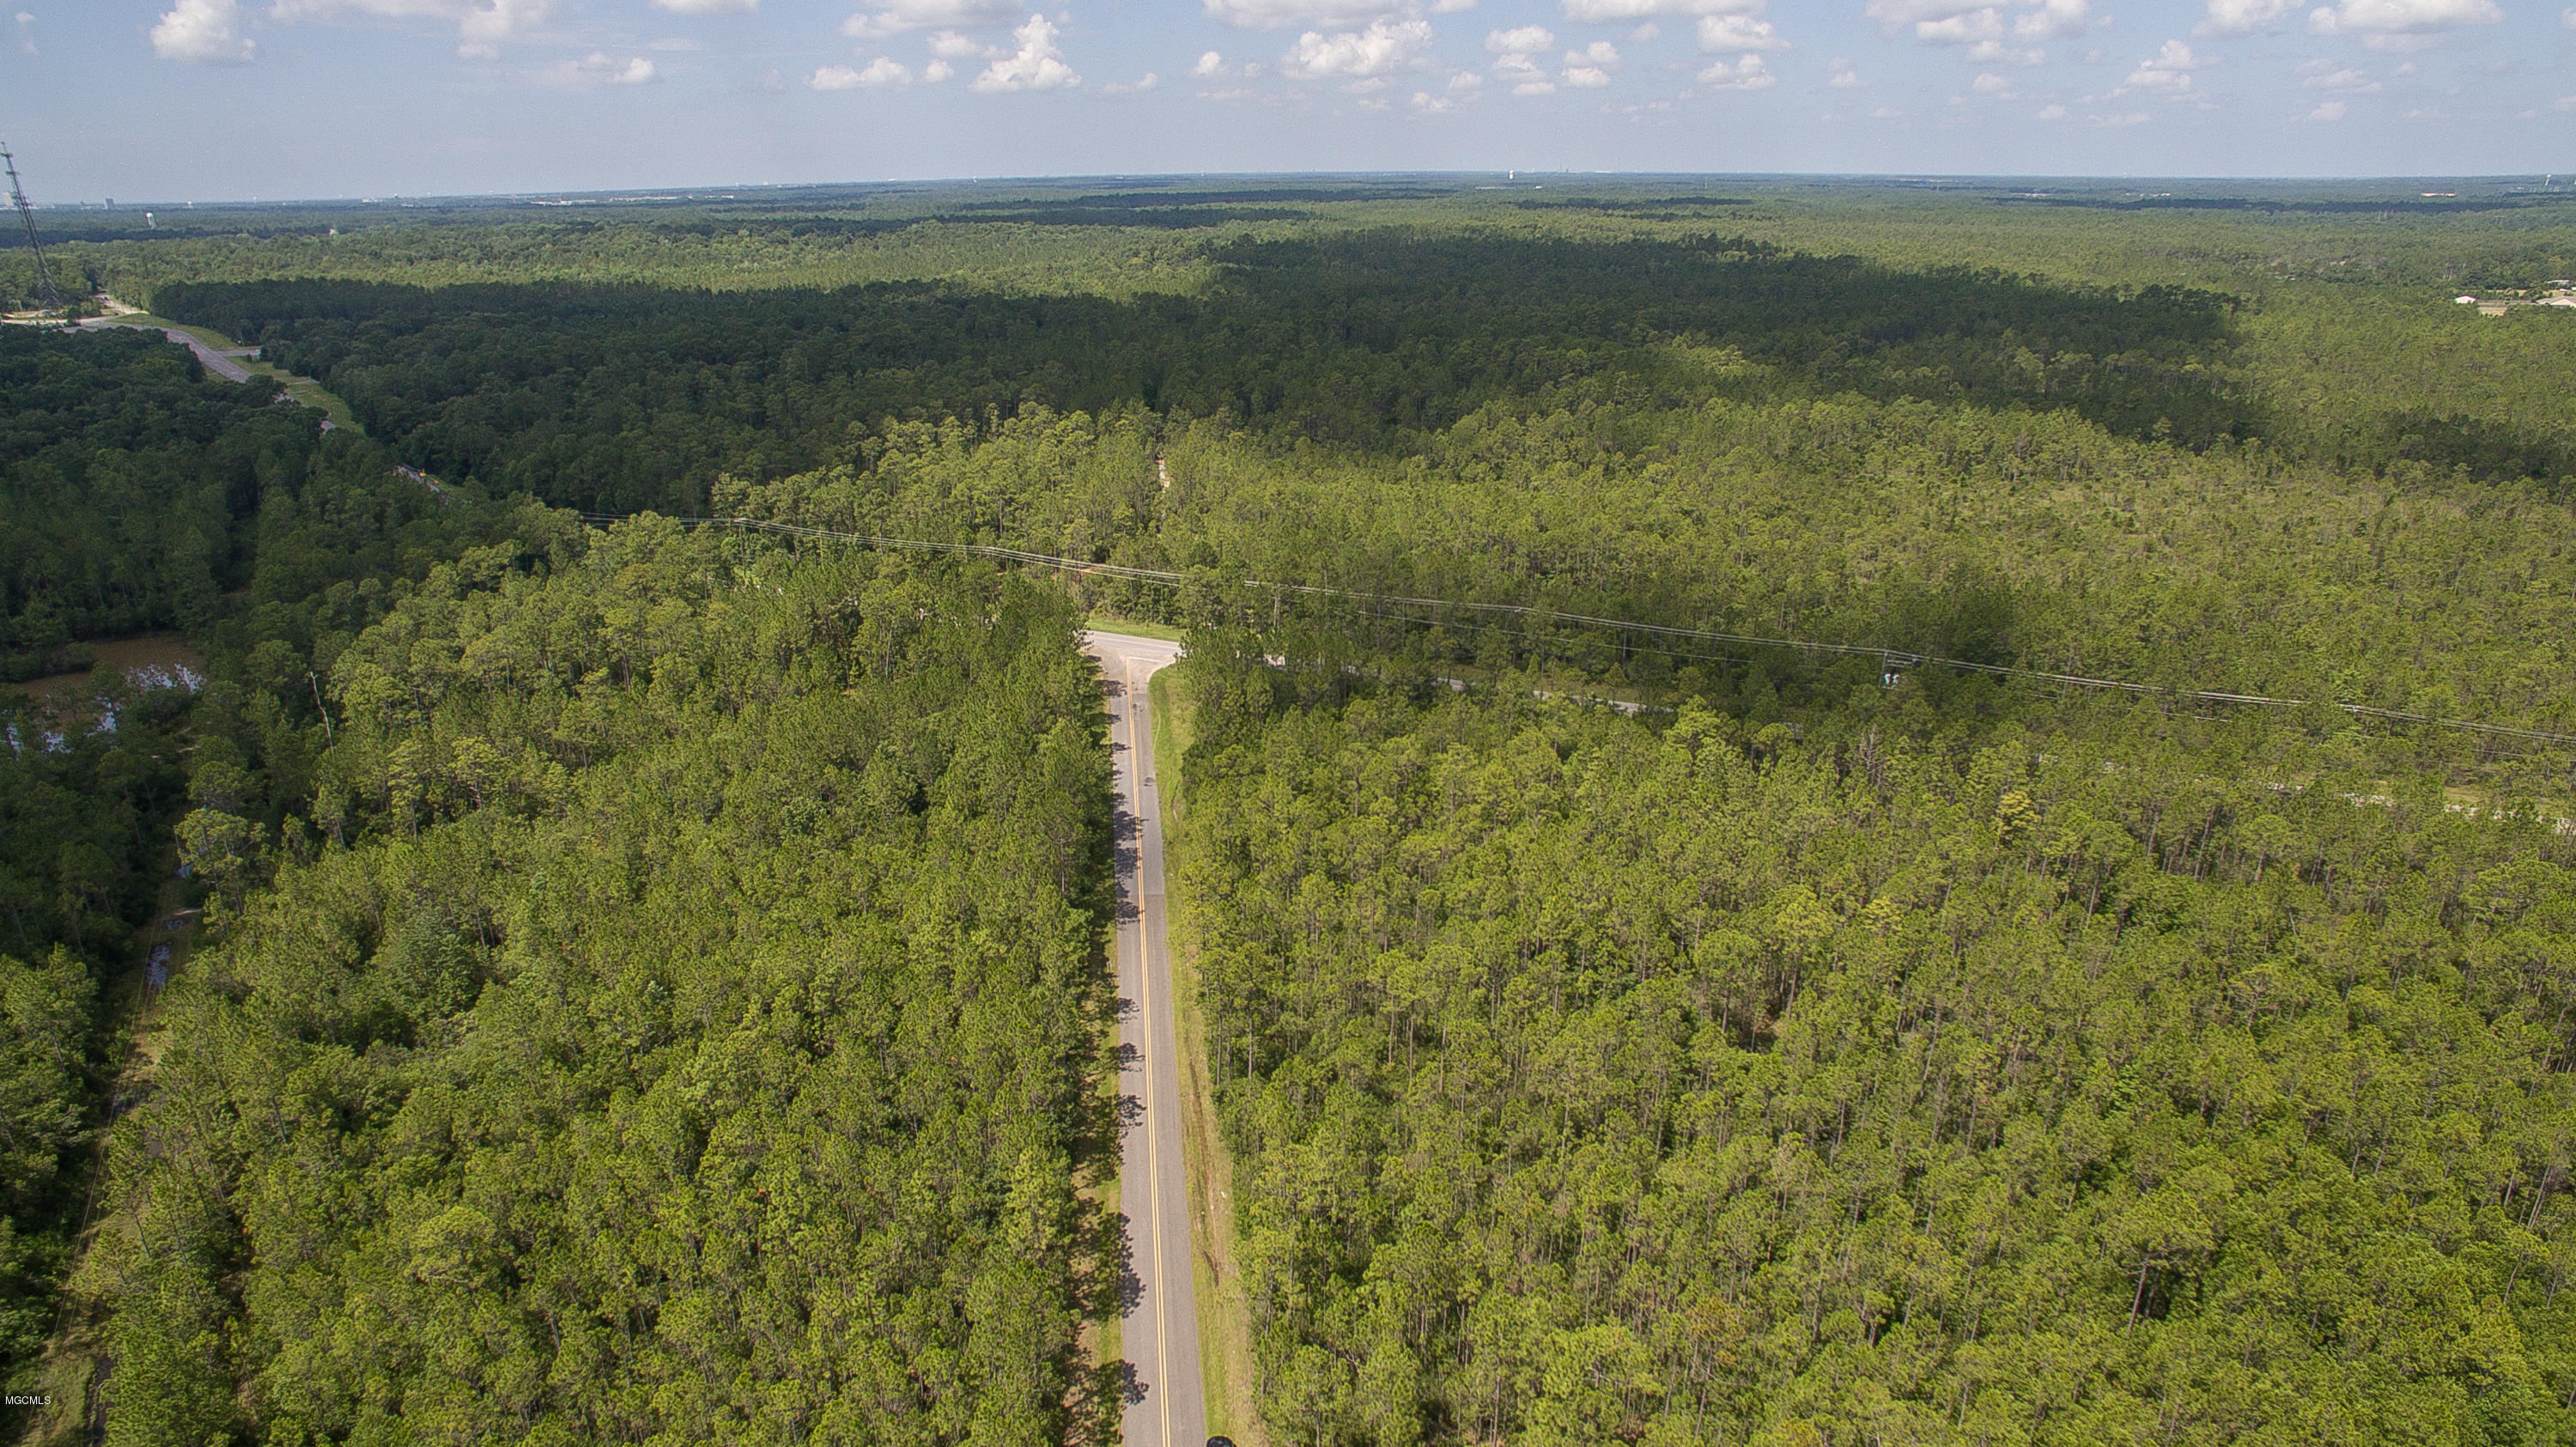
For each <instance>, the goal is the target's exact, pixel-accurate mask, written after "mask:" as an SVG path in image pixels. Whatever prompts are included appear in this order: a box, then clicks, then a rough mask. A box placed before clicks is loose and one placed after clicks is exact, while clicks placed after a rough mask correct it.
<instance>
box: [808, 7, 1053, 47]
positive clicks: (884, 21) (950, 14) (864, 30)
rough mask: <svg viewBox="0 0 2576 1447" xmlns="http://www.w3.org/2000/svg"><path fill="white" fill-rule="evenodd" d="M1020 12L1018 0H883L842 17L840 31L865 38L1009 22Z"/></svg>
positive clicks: (987, 25)
mask: <svg viewBox="0 0 2576 1447" xmlns="http://www.w3.org/2000/svg"><path fill="white" fill-rule="evenodd" d="M1019 13H1020V10H1019V5H1018V4H1017V0H881V3H879V4H878V5H877V6H876V7H875V8H874V9H870V10H862V11H860V12H859V13H857V14H856V15H853V16H851V17H850V18H849V19H847V20H844V21H842V22H841V33H842V34H843V35H848V36H852V37H855V38H858V39H862V40H864V39H867V38H869V37H872V36H881V35H900V34H902V33H903V32H905V31H907V30H973V29H978V28H982V27H989V26H995V25H1008V24H1010V23H1011V20H1012V18H1013V17H1015V16H1017V15H1018V14H1019Z"/></svg>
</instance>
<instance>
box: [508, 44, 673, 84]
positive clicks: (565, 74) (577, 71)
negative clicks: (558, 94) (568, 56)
mask: <svg viewBox="0 0 2576 1447" xmlns="http://www.w3.org/2000/svg"><path fill="white" fill-rule="evenodd" d="M658 75H659V72H658V71H656V70H654V68H653V62H651V61H649V60H646V59H645V58H644V57H643V56H640V55H637V56H630V57H628V58H627V59H625V60H619V59H617V58H616V57H615V56H612V55H610V54H609V53H608V52H607V51H604V50H594V51H592V52H591V53H590V54H588V55H585V56H583V57H582V58H581V59H579V60H567V61H565V62H563V63H562V64H560V65H557V66H554V67H553V68H551V69H548V70H544V71H541V72H539V73H538V75H537V79H538V80H540V81H543V82H545V83H546V84H549V85H560V86H565V87H568V88H570V89H573V90H588V89H589V88H591V87H592V86H595V85H642V84H644V83H645V82H647V81H650V80H653V79H654V78H656V76H658Z"/></svg>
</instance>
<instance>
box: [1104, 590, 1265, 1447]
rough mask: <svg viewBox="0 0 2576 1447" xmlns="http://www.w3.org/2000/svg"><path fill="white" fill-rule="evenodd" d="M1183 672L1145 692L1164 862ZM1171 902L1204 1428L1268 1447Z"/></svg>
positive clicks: (1181, 811) (1183, 718) (1178, 833)
mask: <svg viewBox="0 0 2576 1447" xmlns="http://www.w3.org/2000/svg"><path fill="white" fill-rule="evenodd" d="M1118 626H1119V627H1120V628H1121V629H1122V630H1128V631H1133V632H1139V633H1142V632H1144V628H1143V627H1141V626H1139V625H1137V624H1132V623H1127V622H1123V621H1122V622H1120V623H1119V624H1118ZM1166 631H1172V632H1173V636H1174V637H1175V638H1176V639H1177V638H1178V636H1179V634H1178V632H1177V631H1174V630H1166ZM1177 674H1178V670H1176V669H1169V668H1167V669H1164V670H1162V671H1161V672H1159V673H1157V674H1155V675H1154V677H1153V681H1152V682H1151V683H1149V684H1148V685H1147V686H1146V698H1147V700H1148V701H1149V703H1150V704H1151V706H1152V708H1153V715H1154V724H1153V727H1154V777H1155V778H1156V780H1158V781H1159V782H1160V784H1161V786H1162V807H1163V852H1164V855H1165V857H1166V858H1168V857H1169V856H1170V855H1171V853H1172V852H1173V850H1174V848H1175V846H1176V845H1178V844H1179V842H1180V840H1181V839H1182V837H1183V831H1184V830H1185V828H1186V827H1187V826H1186V822H1185V821H1186V819H1187V815H1188V803H1187V801H1186V800H1184V799H1183V798H1182V797H1181V758H1182V756H1183V755H1185V754H1187V753H1188V752H1189V746H1190V722H1191V712H1192V710H1191V706H1190V700H1189V697H1188V694H1187V691H1186V690H1184V689H1183V688H1182V687H1181V684H1180V680H1179V678H1178V676H1177ZM1166 888H1167V889H1168V888H1169V883H1168V881H1166ZM1166 902H1167V904H1168V905H1169V907H1170V909H1171V917H1172V918H1173V920H1175V921H1176V922H1177V925H1178V927H1177V928H1175V929H1174V930H1173V931H1172V941H1171V946H1172V994H1173V996H1174V998H1175V1002H1176V1011H1175V1014H1174V1017H1173V1024H1174V1027H1175V1029H1176V1030H1177V1032H1178V1034H1179V1037H1180V1039H1179V1045H1180V1052H1179V1053H1180V1059H1181V1101H1182V1110H1183V1113H1184V1114H1183V1120H1182V1122H1181V1126H1182V1148H1181V1155H1182V1161H1183V1163H1184V1166H1185V1169H1186V1171H1187V1174H1188V1178H1189V1193H1190V1218H1191V1232H1190V1239H1191V1242H1192V1244H1193V1246H1194V1247H1195V1248H1196V1249H1194V1250H1193V1251H1192V1252H1191V1254H1190V1278H1191V1281H1192V1284H1193V1285H1194V1286H1195V1288H1196V1290H1197V1292H1198V1302H1199V1384H1200V1389H1201V1391H1202V1392H1203V1393H1204V1395H1205V1397H1206V1399H1207V1430H1208V1435H1209V1436H1211V1437H1231V1438H1233V1439H1234V1440H1235V1441H1236V1442H1238V1443H1240V1444H1242V1447H1266V1444H1267V1442H1268V1441H1269V1437H1268V1434H1267V1433H1266V1432H1264V1431H1263V1430H1262V1426H1261V1418H1260V1416H1259V1414H1258V1413H1257V1412H1256V1411H1255V1410H1254V1408H1253V1400H1252V1394H1253V1370H1252V1314H1251V1310H1250V1306H1249V1303H1247V1302H1246V1301H1245V1299H1244V1295H1243V1278H1242V1276H1241V1274H1240V1273H1239V1272H1237V1271H1236V1269H1235V1263H1234V1197H1233V1189H1234V1162H1233V1160H1232V1159H1231V1158H1229V1157H1228V1156H1227V1155H1226V1151H1225V1141H1224V1137H1223V1136H1222V1135H1220V1134H1219V1133H1218V1131H1217V1126H1216V1090H1215V1082H1214V1081H1213V1080H1211V1079H1210V1078H1209V1076H1208V1068H1207V1060H1208V1052H1207V1021H1206V1019H1205V1018H1204V1017H1203V1016H1202V1015H1201V1014H1200V1013H1199V973H1198V954H1197V950H1196V947H1195V943H1194V942H1195V940H1196V938H1197V932H1196V930H1194V929H1192V928H1191V926H1190V923H1189V904H1188V902H1187V900H1186V899H1184V898H1183V897H1182V896H1181V895H1180V894H1179V893H1178V892H1177V891H1174V892H1172V893H1170V894H1169V895H1168V896H1167V901H1166Z"/></svg>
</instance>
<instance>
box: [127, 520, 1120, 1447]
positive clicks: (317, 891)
mask: <svg viewBox="0 0 2576 1447" xmlns="http://www.w3.org/2000/svg"><path fill="white" fill-rule="evenodd" d="M540 549H541V551H540ZM1092 679H1093V674H1092V672H1091V670H1090V667H1089V665H1088V664H1087V663H1084V662H1083V661H1082V660H1081V659H1080V658H1079V657H1078V655H1077V654H1076V653H1075V652H1074V649H1073V637H1072V615H1071V614H1070V612H1069V611H1068V608H1067V605H1066V604H1065V602H1064V600H1063V599H1062V598H1061V596H1059V595H1050V594H1048V593H1045V592H1043V591H1040V590H1036V589H1032V588H1030V587H1028V586H1026V585H1023V584H1020V583H1018V582H1016V581H1009V580H995V579H993V578H990V577H986V578H982V579H975V578H967V577H954V578H951V577H938V576H922V575H915V574H910V573H907V572H904V571H902V570H899V569H879V568H876V567H874V566H871V565H869V564H867V563H865V562H864V561H862V562H857V563H829V562H826V563H807V564H803V565H797V564H795V563H794V562H793V561H792V560H790V559H786V558H767V559H754V560H750V561H747V562H746V561H745V560H743V559H741V558H738V557H735V556H731V555H729V553H728V550H727V548H726V546H725V544H724V543H723V542H722V541H721V540H718V539H715V538H713V537H708V536H699V537H690V536H688V535H686V534H683V533H681V532H680V531H679V530H677V529H676V528H673V527H671V526H670V525H668V524H657V525H644V524H638V525H634V526H630V527H627V528H623V529H620V530H618V531H616V532H613V533H611V534H609V535H607V536H606V537H603V538H601V539H599V540H597V541H596V542H592V543H589V544H588V545H587V546H585V545H584V542H583V538H582V536H581V535H580V534H579V533H578V532H577V531H575V532H565V531H563V530H562V529H561V528H559V527H558V528H556V529H555V530H553V531H552V532H551V533H550V534H549V535H548V536H546V537H545V538H544V539H542V541H541V540H539V539H536V538H528V539H522V540H519V542H518V543H517V544H516V545H503V546H500V547H496V548H489V549H481V550H475V551H470V552H468V553H467V554H465V556H464V557H463V558H462V559H461V560H460V561H459V562H458V563H456V564H455V565H453V566H442V567H440V568H439V569H437V570H434V571H433V572H432V573H431V575H430V576H429V577H428V578H427V579H425V580H424V581H423V583H422V584H421V586H420V587H419V588H418V589H417V590H415V591H414V592H413V593H412V594H411V596H410V597H408V598H406V599H405V600H403V602H402V603H401V604H400V605H399V606H398V607H397V608H396V609H395V610H394V611H393V612H392V614H390V615H389V616H388V617H387V618H386V619H385V620H384V621H383V622H381V623H379V624H378V625H377V626H375V627H374V628H372V629H370V630H369V631H368V632H367V633H366V634H364V635H363V636H362V637H361V638H360V639H359V640H358V641H357V642H356V643H354V644H353V645H352V646H351V647H350V648H349V649H347V650H346V651H344V652H343V653H342V654H341V655H340V657H339V660H338V662H337V664H336V665H335V668H334V672H333V695H334V700H335V704H336V706H337V707H338V708H339V709H340V710H342V711H343V717H344V720H345V723H344V727H343V728H342V730H341V732H340V734H339V737H338V742H337V743H336V744H335V745H334V746H333V747H332V748H331V749H330V750H329V751H328V752H326V754H325V755H324V756H323V758H322V760H321V761H320V765H319V776H320V783H319V785H318V786H317V791H316V797H317V805H316V811H315V812H316V819H317V821H318V823H319V825H320V828H321V831H322V833H323V835H324V836H326V837H327V839H328V840H329V844H328V845H327V846H326V847H324V848H323V849H322V851H321V852H320V853H319V854H315V853H313V852H312V850H311V849H310V848H309V846H308V847H303V848H294V847H290V857H289V858H287V859H284V860H280V861H278V869H279V874H278V878H277V881H276V884H275V886H274V888H273V889H271V890H270V891H268V892H266V893H264V894H262V895H260V896H259V897H258V898H256V899H254V900H251V901H247V902H246V903H245V904H244V905H243V906H242V909H243V913H242V916H241V918H240V922H239V923H238V924H237V925H236V926H234V927H233V928H232V929H231V930H230V931H229V933H228V935H227V937H226V941H225V943H224V945H223V947H222V948H221V949H220V950H219V951H217V952H215V953H213V954H212V955H210V956H202V957H201V965H200V968H199V969H198V971H197V972H196V973H195V976H194V978H193V979H192V980H191V981H190V982H189V983H188V984H186V985H184V986H182V987H180V988H179V992H178V994H177V996H176V998H175V1000H174V1003H173V1005H172V1007H171V1008H172V1011H173V1013H174V1015H175V1017H176V1018H175V1020H174V1024H173V1028H172V1039H173V1046H172V1049H171V1052H170V1054H169V1055H167V1056H165V1058H164V1059H163V1061H162V1063H161V1067H160V1071H159V1075H158V1079H159V1093H158V1095H157V1096H156V1098H155V1099H154V1101H153V1102H152V1103H151V1104H150V1105H149V1106H147V1107H145V1108H144V1109H143V1110H141V1111H139V1112H137V1113H136V1114H134V1115H132V1116H129V1117H128V1118H127V1119H126V1120H125V1122H123V1123H122V1124H121V1125H120V1127H119V1133H120V1134H119V1152H118V1157H117V1159H118V1161H119V1171H120V1179H119V1181H118V1182H117V1193H118V1195H119V1197H120V1198H121V1199H122V1200H125V1201H127V1202H130V1203H132V1206H131V1209H132V1212H133V1218H132V1225H131V1229H132V1232H133V1235H132V1237H131V1238H130V1239H129V1238H128V1237H126V1236H124V1235H118V1236H114V1237H111V1238H109V1243H108V1245H107V1246H106V1247H104V1248H102V1250H100V1251H99V1252H96V1253H94V1254H93V1255H92V1257H91V1258H90V1261H89V1264H88V1266H87V1268H86V1271H87V1273H88V1276H89V1281H88V1283H87V1284H88V1286H89V1288H90V1289H92V1290H96V1291H100V1292H103V1293H106V1294H108V1295H109V1296H110V1297H111V1298H112V1299H113V1300H114V1301H115V1302H116V1303H117V1313H116V1317H115V1322H114V1326H113V1330H112V1348H111V1349H112V1352H113V1356H114V1360H115V1363H116V1367H115V1373H114V1375H113V1376H112V1377H111V1378H110V1379H109V1382H108V1386H107V1394H108V1397H109V1400H110V1403H111V1405H110V1409H109V1413H108V1418H107V1423H108V1440H109V1441H110V1442H119V1443H134V1444H138V1447H140V1444H160V1443H169V1442H178V1441H209V1440H216V1439H218V1438H219V1437H220V1436H221V1435H222V1434H223V1433H225V1432H227V1431H234V1432H239V1433H245V1434H247V1433H261V1434H264V1435H265V1438H266V1440H271V1441H277V1440H307V1441H342V1440H378V1439H382V1438H384V1437H385V1436H386V1435H387V1434H389V1433H395V1432H399V1433H401V1434H403V1436H402V1438H401V1440H411V1441H452V1442H459V1443H463V1442H492V1441H503V1440H507V1441H542V1442H551V1441H567V1442H570V1441H599V1440H634V1441H642V1440H650V1439H655V1438H668V1439H672V1440H680V1439H685V1440H707V1439H713V1438H722V1439H725V1440H746V1441H779V1442H801V1441H837V1442H929V1441H952V1440H974V1441H995V1442H1003V1441H1008V1442H1040V1441H1065V1440H1101V1439H1102V1433H1103V1431H1104V1430H1114V1428H1104V1426H1103V1423H1102V1420H1101V1419H1100V1416H1099V1414H1100V1413H1101V1412H1102V1411H1114V1406H1115V1403H1116V1401H1117V1400H1118V1398H1117V1395H1116V1393H1115V1392H1114V1390H1109V1391H1104V1390H1101V1387H1102V1383H1101V1382H1100V1381H1098V1380H1095V1378H1094V1374H1093V1372H1092V1369H1091V1368H1090V1367H1089V1366H1088V1365H1087V1364H1086V1363H1085V1362H1084V1361H1083V1360H1082V1359H1081V1357H1080V1356H1079V1354H1078V1352H1077V1328H1078V1327H1079V1325H1080V1323H1081V1322H1082V1321H1083V1320H1084V1319H1085V1318H1086V1317H1099V1316H1102V1315H1104V1314H1105V1313H1106V1312H1107V1311H1109V1310H1110V1309H1111V1308H1112V1307H1113V1305H1114V1302H1115V1300H1116V1275H1115V1269H1114V1268H1115V1262H1116V1259H1117V1257H1116V1253H1115V1249H1114V1248H1115V1243H1116V1239H1117V1238H1116V1233H1115V1232H1114V1231H1113V1230H1110V1229H1108V1228H1107V1227H1106V1226H1105V1225H1104V1223H1103V1222H1102V1221H1101V1220H1099V1219H1098V1217H1097V1215H1096V1208H1095V1207H1091V1206H1087V1205H1086V1204H1084V1202H1083V1201H1081V1200H1078V1199H1077V1197H1076V1195H1075V1189H1076V1186H1077V1185H1078V1184H1080V1183H1081V1182H1083V1181H1084V1180H1086V1179H1090V1178H1096V1173H1097V1172H1098V1170H1099V1169H1100V1167H1101V1163H1102V1161H1103V1160H1104V1158H1105V1156H1106V1153H1105V1151H1104V1146H1105V1144H1106V1143H1107V1142H1108V1141H1109V1140H1110V1139H1111V1138H1112V1137H1113V1131H1114V1115H1113V1113H1112V1111H1111V1103H1110V1101H1109V1098H1108V1097H1107V1096H1105V1095H1104V1094H1103V1093H1102V1092H1101V1091H1100V1089H1099V1081H1100V1078H1101V1075H1102V1072H1103V1071H1104V1070H1105V1069H1106V1068H1107V1063H1108V1058H1109V1057H1108V1046H1107V1041H1108V1034H1107V1027H1108V1024H1109V1022H1110V1020H1111V1018H1112V1014H1111V1005H1112V1002H1111V1000H1110V999H1109V991H1108V984H1107V981H1106V979H1105V972H1104V967H1103V956H1102V951H1101V947H1100V944H1101V935H1100V931H1099V929H1098V928H1097V925H1096V920H1097V918H1098V917H1100V913H1101V911H1102V908H1103V904H1102V900H1103V892H1104V890H1105V889H1106V874H1107V869H1106V866H1107V822H1108V778H1107V764H1106V755H1105V752H1104V750H1103V749H1102V747H1101V738H1100V729H1099V723H1098V718H1099V708H1098V705H1097V704H1096V702H1095V701H1094V700H1093V698H1092V696H1091V692H1092V689H1093V687H1094V684H1093V682H1092ZM1033 741H1034V746H1032V744H1033ZM396 1424H399V1426H397V1425H396Z"/></svg>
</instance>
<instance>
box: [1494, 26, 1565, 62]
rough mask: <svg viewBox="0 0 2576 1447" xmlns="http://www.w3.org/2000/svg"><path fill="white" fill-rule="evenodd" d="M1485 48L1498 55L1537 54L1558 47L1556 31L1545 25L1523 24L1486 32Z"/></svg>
mask: <svg viewBox="0 0 2576 1447" xmlns="http://www.w3.org/2000/svg"><path fill="white" fill-rule="evenodd" d="M1485 48H1486V49H1487V50H1490V51H1492V52H1493V53H1494V54H1496V55H1537V54H1538V53H1540V52H1541V51H1547V50H1554V49H1555V48H1556V32H1554V31H1552V30H1550V29H1548V28H1547V27H1546V26H1544V25H1522V26H1516V27H1514V28H1513V29H1510V30H1488V31H1486V32H1485Z"/></svg>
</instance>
